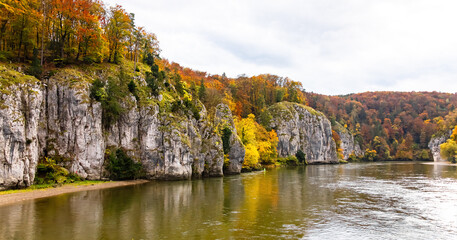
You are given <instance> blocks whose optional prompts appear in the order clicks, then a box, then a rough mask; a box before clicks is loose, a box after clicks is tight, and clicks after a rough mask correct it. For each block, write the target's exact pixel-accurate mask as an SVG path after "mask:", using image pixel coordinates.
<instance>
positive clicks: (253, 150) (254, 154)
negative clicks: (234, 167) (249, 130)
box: [243, 144, 260, 169]
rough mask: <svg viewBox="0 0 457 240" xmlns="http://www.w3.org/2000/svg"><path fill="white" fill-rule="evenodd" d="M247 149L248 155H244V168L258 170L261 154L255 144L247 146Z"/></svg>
mask: <svg viewBox="0 0 457 240" xmlns="http://www.w3.org/2000/svg"><path fill="white" fill-rule="evenodd" d="M245 147H246V155H244V162H243V167H246V168H248V169H251V168H256V167H257V166H258V165H259V158H260V155H259V152H258V151H257V147H256V146H255V145H253V144H248V145H245Z"/></svg>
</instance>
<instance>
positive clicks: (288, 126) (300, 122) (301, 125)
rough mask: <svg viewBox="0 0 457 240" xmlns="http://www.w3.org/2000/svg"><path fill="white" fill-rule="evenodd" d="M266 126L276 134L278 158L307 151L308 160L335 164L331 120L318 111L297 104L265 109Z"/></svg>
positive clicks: (277, 105) (276, 105) (336, 160)
mask: <svg viewBox="0 0 457 240" xmlns="http://www.w3.org/2000/svg"><path fill="white" fill-rule="evenodd" d="M267 111H268V116H269V118H270V120H269V127H270V128H272V129H275V130H276V133H277V134H278V139H279V142H278V154H279V156H280V157H287V156H290V155H295V154H296V153H297V151H298V150H302V151H303V152H304V153H305V154H306V159H307V161H308V163H311V164H312V163H338V159H337V155H336V149H335V142H334V141H333V138H332V128H331V124H330V121H329V120H328V119H327V118H326V117H325V116H324V115H323V114H322V113H320V112H317V111H316V110H314V109H312V108H310V107H307V106H304V105H301V104H296V103H289V102H281V103H277V104H275V105H273V106H271V107H269V108H268V110H267Z"/></svg>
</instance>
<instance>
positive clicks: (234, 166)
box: [215, 104, 246, 174]
mask: <svg viewBox="0 0 457 240" xmlns="http://www.w3.org/2000/svg"><path fill="white" fill-rule="evenodd" d="M215 124H216V126H217V128H218V130H219V131H222V129H223V128H225V127H227V128H229V129H230V131H231V135H230V139H229V147H230V151H229V152H228V158H229V162H228V164H226V167H225V173H226V174H238V173H240V172H241V167H242V166H243V162H244V155H245V153H246V150H245V148H244V145H243V142H241V139H240V137H238V134H237V131H236V128H235V123H234V122H233V116H232V112H231V111H230V108H229V107H228V106H227V105H225V104H219V105H217V106H216V116H215Z"/></svg>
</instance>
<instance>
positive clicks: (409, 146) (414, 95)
mask: <svg viewBox="0 0 457 240" xmlns="http://www.w3.org/2000/svg"><path fill="white" fill-rule="evenodd" d="M306 96H307V99H308V103H309V105H310V106H311V107H314V108H316V109H317V110H320V111H323V112H324V113H325V114H326V115H327V116H328V117H329V118H330V119H331V121H332V122H333V123H335V122H338V123H340V124H341V125H344V126H346V127H347V128H348V129H349V130H350V131H351V132H352V133H353V134H354V135H355V136H356V139H357V141H358V142H359V143H361V144H362V145H363V147H364V149H373V150H376V152H377V154H378V157H379V158H383V159H427V158H429V156H428V153H426V152H425V151H423V150H424V149H427V144H428V142H429V141H430V139H431V137H432V136H433V135H435V134H442V133H445V132H448V131H449V130H450V129H452V128H453V126H454V125H455V113H452V112H451V111H453V110H454V109H455V108H456V106H457V95H456V94H450V93H438V92H366V93H358V94H350V95H345V96H325V95H320V94H314V93H307V94H306ZM450 112H451V113H450ZM448 114H449V115H448Z"/></svg>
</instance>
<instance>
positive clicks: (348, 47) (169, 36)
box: [105, 0, 457, 94]
mask: <svg viewBox="0 0 457 240" xmlns="http://www.w3.org/2000/svg"><path fill="white" fill-rule="evenodd" d="M105 2H106V3H108V4H110V5H114V4H115V3H118V4H120V5H122V6H124V8H126V10H127V11H129V12H133V13H135V14H136V20H137V24H138V25H142V26H145V27H146V28H147V29H148V30H149V31H151V32H154V33H156V34H157V36H158V38H159V41H160V46H161V48H162V56H163V57H165V58H168V59H170V60H172V61H175V62H178V63H180V64H181V65H183V66H186V67H190V68H193V69H196V70H200V71H206V72H209V73H212V74H221V73H222V72H226V73H227V75H228V76H232V77H235V76H237V75H239V74H243V73H246V74H248V75H256V74H261V73H272V74H277V75H281V76H288V77H290V78H292V79H294V80H297V81H301V82H302V83H303V85H304V87H305V89H306V90H308V91H313V92H318V93H324V94H346V93H352V92H362V91H379V90H394V91H434V90H435V91H445V92H456V91H457V81H456V79H457V31H455V23H456V22H457V14H455V9H456V7H457V2H455V1H452V0H434V1H431V0H384V1H366V0H340V1H338V0H333V1H330V0H283V1H277V0H266V1H265V0H264V1H260V0H257V1H254V0H227V1H215V0H192V1H184V0H154V1H140V0H128V1H127V0H106V1H105Z"/></svg>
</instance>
